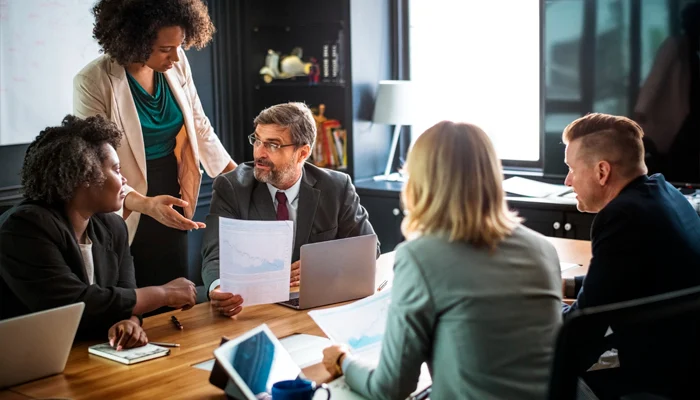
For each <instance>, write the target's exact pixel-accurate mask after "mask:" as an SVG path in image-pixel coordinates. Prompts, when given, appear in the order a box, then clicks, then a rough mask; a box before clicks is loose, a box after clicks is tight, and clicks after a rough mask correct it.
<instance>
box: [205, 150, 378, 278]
mask: <svg viewBox="0 0 700 400" xmlns="http://www.w3.org/2000/svg"><path fill="white" fill-rule="evenodd" d="M213 190H214V191H213V194H212V199H211V206H210V209H209V215H208V216H207V219H206V224H207V228H206V232H205V233H204V239H203V240H202V258H203V260H202V278H203V280H204V285H205V286H204V287H205V288H207V290H209V286H211V284H212V282H214V281H215V280H217V279H219V217H220V216H221V217H226V218H235V219H243V220H258V221H274V220H275V219H276V218H277V213H276V211H275V207H274V203H273V202H272V197H271V196H270V191H269V190H268V189H267V185H266V184H265V183H261V182H258V181H257V180H256V179H255V177H254V176H253V163H252V162H246V163H243V164H240V165H239V166H238V167H236V169H234V170H233V171H231V172H228V173H226V174H223V175H220V176H218V177H217V178H216V179H215V180H214V186H213ZM373 233H374V229H372V225H371V224H370V222H369V219H368V215H367V211H366V210H365V209H364V207H362V206H361V205H360V198H359V196H357V193H355V187H354V186H353V184H352V182H351V181H350V177H349V176H348V175H347V174H344V173H341V172H336V171H331V170H328V169H323V168H318V167H316V166H314V165H312V164H309V163H305V164H304V169H303V175H302V178H301V186H300V188H299V205H298V208H297V223H296V232H295V235H294V250H293V251H292V262H295V261H297V260H298V259H299V257H300V250H299V249H300V248H301V246H303V245H305V244H307V243H317V242H323V241H327V240H333V239H341V238H347V237H352V236H361V235H369V234H373ZM379 254H380V251H379V242H377V257H378V256H379Z"/></svg>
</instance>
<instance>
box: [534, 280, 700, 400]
mask: <svg viewBox="0 0 700 400" xmlns="http://www.w3.org/2000/svg"><path fill="white" fill-rule="evenodd" d="M699 322H700V286H698V287H693V288H689V289H684V290H679V291H676V292H670V293H666V294H662V295H657V296H651V297H646V298H642V299H637V300H632V301H625V302H621V303H616V304H609V305H605V306H599V307H590V308H585V309H582V310H576V311H574V312H572V313H571V314H570V315H569V316H567V318H566V320H565V322H564V325H563V326H562V328H561V330H560V332H559V335H558V337H557V341H556V347H555V353H554V360H553V363H552V373H551V376H550V382H549V396H548V398H549V399H551V400H568V399H577V398H591V397H590V393H588V396H587V395H586V392H587V390H586V389H587V387H586V385H582V382H580V379H579V378H580V377H581V376H582V374H583V373H584V371H585V369H582V368H581V365H582V363H583V361H582V360H586V358H588V357H590V354H589V353H586V352H587V351H588V352H590V349H591V348H594V347H596V346H595V345H596V344H600V347H603V342H604V341H605V338H604V337H603V335H602V334H601V332H605V331H606V330H607V328H608V327H611V328H612V330H613V331H614V332H615V334H616V335H617V334H618V333H620V334H621V335H620V336H621V337H620V338H618V340H619V343H627V344H632V345H634V349H635V351H634V354H633V356H634V359H635V361H638V360H639V359H642V360H644V359H645V357H646V358H647V359H653V360H658V359H664V360H667V361H668V362H664V363H661V364H660V363H643V362H642V363H641V364H646V365H637V364H640V363H637V362H635V363H632V362H630V363H627V364H625V358H624V357H625V353H622V352H621V354H620V364H621V368H620V372H623V371H625V372H624V373H621V375H620V376H621V377H622V378H624V380H625V381H624V382H625V392H626V394H625V395H623V396H621V397H620V398H621V399H625V400H627V399H630V400H631V399H651V398H654V399H663V398H666V397H664V396H667V397H671V398H676V397H677V396H680V397H681V398H700V391H699V390H698V389H695V390H693V389H692V387H693V386H695V387H697V385H693V384H692V383H693V382H694V380H695V379H697V377H698V376H697V375H698V372H700V335H699V334H700V329H699V325H700V323H699ZM621 347H622V345H621ZM665 357H668V358H665ZM626 366H629V367H630V368H631V369H632V372H631V373H630V372H629V371H630V370H629V369H626V368H627V367H626ZM639 371H643V372H642V373H639ZM649 377H652V378H653V379H649ZM650 381H655V382H654V383H653V385H652V383H651V382H650ZM659 382H661V383H660V386H659ZM650 386H653V389H651V390H650ZM582 387H583V390H582ZM690 390H692V392H689V391H690ZM582 392H583V396H582ZM659 392H662V393H659ZM693 392H694V394H693ZM669 393H672V394H670V395H669ZM686 395H689V396H691V397H686Z"/></svg>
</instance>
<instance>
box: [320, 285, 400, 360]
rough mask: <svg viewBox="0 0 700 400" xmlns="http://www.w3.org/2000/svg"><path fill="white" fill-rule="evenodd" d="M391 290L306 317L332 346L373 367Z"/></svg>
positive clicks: (379, 345)
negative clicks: (339, 345)
mask: <svg viewBox="0 0 700 400" xmlns="http://www.w3.org/2000/svg"><path fill="white" fill-rule="evenodd" d="M390 302H391V290H390V289H384V290H382V291H381V292H379V293H377V294H375V295H372V296H370V297H367V298H364V299H362V300H359V301H356V302H354V303H352V304H348V305H345V306H340V307H333V308H327V309H324V310H314V311H309V316H310V317H311V318H313V320H314V321H315V322H316V324H317V325H318V326H319V327H320V328H321V330H323V332H324V333H325V334H326V335H327V336H328V337H329V338H330V339H331V340H333V341H334V342H336V343H344V344H347V345H348V346H349V347H350V348H351V349H352V354H353V355H356V356H358V357H361V358H362V359H363V360H364V361H366V362H370V363H376V362H378V361H379V355H380V353H381V348H382V337H383V336H384V331H385V330H386V318H387V315H388V311H389V304H390Z"/></svg>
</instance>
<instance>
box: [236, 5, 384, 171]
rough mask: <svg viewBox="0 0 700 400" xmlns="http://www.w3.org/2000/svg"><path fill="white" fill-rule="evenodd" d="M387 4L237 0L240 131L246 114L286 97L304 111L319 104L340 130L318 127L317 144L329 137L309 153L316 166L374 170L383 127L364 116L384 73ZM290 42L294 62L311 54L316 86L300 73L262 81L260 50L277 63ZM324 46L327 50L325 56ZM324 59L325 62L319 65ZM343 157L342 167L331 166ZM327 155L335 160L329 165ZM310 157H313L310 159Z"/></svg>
mask: <svg viewBox="0 0 700 400" xmlns="http://www.w3.org/2000/svg"><path fill="white" fill-rule="evenodd" d="M390 6H391V5H390V1H389V0H384V1H382V0H352V1H351V0H305V1H297V2H290V1H282V0H258V1H248V0H244V1H242V2H241V3H240V8H239V10H240V12H241V16H240V18H239V21H240V23H241V26H240V32H241V34H240V49H241V52H240V54H241V57H242V60H241V71H240V72H241V78H242V84H241V91H242V96H243V102H242V108H243V110H242V111H243V112H242V114H243V119H244V132H243V134H245V135H247V134H249V133H250V132H252V131H253V122H252V121H253V119H254V118H255V116H256V115H257V114H258V113H259V112H260V111H261V110H262V109H264V108H266V107H269V106H272V105H274V104H279V103H284V102H289V101H300V102H304V103H306V104H307V105H308V106H309V107H311V108H312V109H313V108H318V107H319V105H321V104H323V105H324V106H325V113H324V116H325V117H326V118H328V119H329V120H337V121H338V122H339V124H340V127H338V128H337V132H336V131H335V130H333V129H331V130H329V131H328V133H325V132H324V131H323V130H319V131H318V134H317V143H319V145H321V146H322V145H323V144H324V139H325V140H326V141H329V140H330V141H334V142H330V143H327V145H326V146H325V147H324V148H322V149H321V153H320V154H319V153H316V154H317V155H321V156H322V157H320V158H321V163H320V165H321V166H324V167H331V168H333V169H339V170H342V171H343V172H346V173H348V174H349V175H350V176H352V177H353V178H355V177H369V176H372V175H374V174H377V173H378V172H379V171H381V160H382V159H383V158H384V157H386V154H387V152H388V148H389V143H390V132H388V131H387V127H385V126H373V125H372V124H371V123H369V120H370V118H371V111H372V107H373V103H374V94H375V93H374V92H375V90H376V86H377V84H378V82H379V80H381V79H389V78H390V74H391V52H390V51H389V43H390V31H391V30H390V28H391V27H390V25H391V19H390V14H389V13H390ZM370 15H371V16H372V17H370V18H367V16H370ZM296 47H300V48H302V50H303V54H302V57H301V60H302V62H304V63H307V62H309V61H310V59H311V57H314V58H315V59H316V61H317V64H318V70H319V79H318V83H316V84H310V79H309V77H308V76H299V77H295V78H289V79H272V80H271V81H269V78H268V82H266V81H265V80H264V79H263V76H262V75H261V74H260V70H261V68H262V67H263V66H265V65H266V56H267V55H268V50H273V51H275V52H278V53H279V60H280V61H282V59H283V58H284V56H285V55H289V54H290V53H291V52H292V49H294V48H296ZM334 49H335V50H336V51H335V53H336V54H337V56H335V57H334V54H333V53H334V51H333V50H334ZM324 51H325V52H327V53H328V55H327V57H325V58H324ZM366 59H371V60H372V61H371V62H365V60H366ZM324 60H327V63H328V64H327V65H325V66H324ZM334 61H336V62H335V63H334ZM279 69H280V70H281V69H282V67H281V62H280V66H279ZM324 72H325V73H324ZM368 124H369V125H368ZM341 131H342V132H341ZM343 134H344V139H342V138H343ZM324 135H326V136H325V137H324ZM334 135H335V136H334ZM324 149H325V150H324ZM343 151H344V152H345V154H344V155H343V154H341V153H342V152H343ZM329 152H330V153H333V154H330V153H329ZM245 156H246V157H245V158H246V159H250V158H251V157H252V148H248V149H246V154H245ZM358 157H359V158H358ZM343 159H344V160H346V162H347V165H345V166H339V164H342V163H341V162H340V161H341V160H343ZM375 159H376V161H375ZM329 160H333V161H335V163H334V164H333V165H332V166H329V165H328V161H329ZM367 160H370V161H369V162H368V161H367ZM314 161H315V163H316V161H319V160H318V157H317V159H315V160H314ZM358 161H359V162H358Z"/></svg>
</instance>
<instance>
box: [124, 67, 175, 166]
mask: <svg viewBox="0 0 700 400" xmlns="http://www.w3.org/2000/svg"><path fill="white" fill-rule="evenodd" d="M126 76H127V77H128V80H129V89H131V96H132V97H133V98H134V103H135V104H136V111H137V112H138V115H139V121H140V122H141V131H142V132H143V144H144V147H145V149H146V160H147V161H148V160H155V159H157V158H161V157H165V156H167V155H170V154H171V153H172V152H173V150H175V137H176V136H177V134H178V132H180V129H182V124H183V123H184V117H183V116H182V111H181V110H180V107H179V106H178V104H177V101H176V100H175V97H173V93H172V92H171V91H170V86H168V81H167V80H166V79H165V75H163V74H162V73H160V72H154V86H155V93H154V94H153V95H152V96H151V94H150V93H148V92H147V91H146V90H144V88H143V87H141V84H139V83H138V82H137V81H136V79H134V77H133V76H131V74H129V73H128V72H127V73H126Z"/></svg>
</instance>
